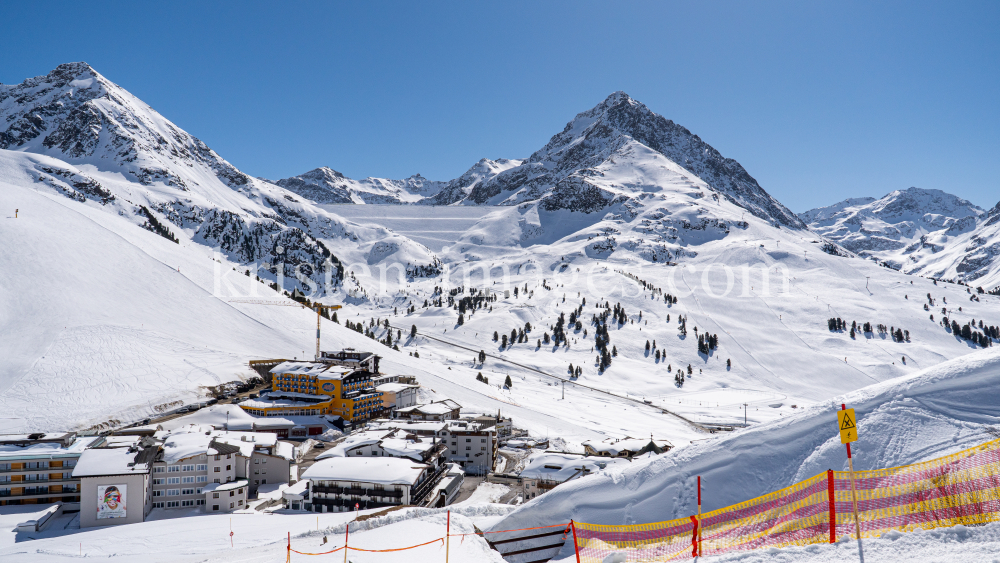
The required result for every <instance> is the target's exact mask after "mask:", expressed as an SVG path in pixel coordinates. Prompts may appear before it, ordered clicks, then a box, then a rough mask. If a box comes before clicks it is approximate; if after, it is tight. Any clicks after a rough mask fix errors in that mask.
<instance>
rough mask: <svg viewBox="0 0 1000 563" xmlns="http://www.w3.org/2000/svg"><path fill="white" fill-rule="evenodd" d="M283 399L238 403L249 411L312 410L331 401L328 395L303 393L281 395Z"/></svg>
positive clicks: (265, 398) (262, 399)
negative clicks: (301, 408) (277, 409)
mask: <svg viewBox="0 0 1000 563" xmlns="http://www.w3.org/2000/svg"><path fill="white" fill-rule="evenodd" d="M281 395H282V396H283V397H261V398H259V399H247V400H246V401H243V402H242V403H240V405H241V406H243V407H246V408H250V409H273V408H278V407H281V408H289V407H303V408H312V407H315V406H316V405H318V404H320V403H325V402H327V401H329V400H331V399H332V397H330V396H328V395H306V394H304V393H281ZM306 398H308V399H310V400H308V401H296V400H295V399H306Z"/></svg>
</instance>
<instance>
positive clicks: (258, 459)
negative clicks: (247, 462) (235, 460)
mask: <svg viewBox="0 0 1000 563" xmlns="http://www.w3.org/2000/svg"><path fill="white" fill-rule="evenodd" d="M253 464H254V465H260V458H259V457H258V458H255V459H254V460H253Z"/></svg>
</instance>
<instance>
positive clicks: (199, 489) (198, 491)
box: [195, 487, 204, 495]
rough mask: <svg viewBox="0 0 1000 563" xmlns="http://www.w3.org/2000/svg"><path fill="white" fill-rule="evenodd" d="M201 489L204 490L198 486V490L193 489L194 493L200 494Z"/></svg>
mask: <svg viewBox="0 0 1000 563" xmlns="http://www.w3.org/2000/svg"><path fill="white" fill-rule="evenodd" d="M202 491H204V489H202V488H201V487H198V490H196V491H195V494H199V495H200V494H201V493H202Z"/></svg>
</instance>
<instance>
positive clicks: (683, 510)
mask: <svg viewBox="0 0 1000 563" xmlns="http://www.w3.org/2000/svg"><path fill="white" fill-rule="evenodd" d="M998 384H1000V350H987V351H982V352H977V353H975V354H970V355H967V356H965V357H962V358H958V359H955V360H951V361H949V362H945V363H942V364H940V365H938V366H934V367H931V368H928V369H926V370H922V371H920V372H918V373H915V374H912V375H908V376H905V377H901V378H898V379H895V380H892V381H886V382H883V383H878V384H875V385H872V386H869V387H865V388H863V389H859V390H857V391H854V392H852V393H848V394H845V395H843V396H840V397H836V398H831V399H829V400H826V401H823V402H822V403H820V404H816V405H814V406H811V407H807V408H805V409H803V410H802V411H800V412H798V413H796V414H795V415H792V416H789V417H786V418H784V419H783V420H778V421H773V422H770V423H765V424H760V425H757V426H752V427H751V428H749V429H746V430H741V431H738V432H736V433H733V434H728V435H717V436H716V437H714V438H712V439H709V440H703V441H698V442H694V443H692V444H690V445H686V446H683V447H680V448H678V449H676V450H673V451H671V452H668V453H666V454H663V455H661V456H657V457H653V458H650V459H647V460H642V461H639V462H633V463H632V464H631V465H625V466H614V467H613V468H609V470H607V471H604V472H602V473H601V474H598V475H593V476H588V477H585V478H582V479H579V480H576V481H572V482H570V483H566V484H564V485H561V486H559V487H557V488H556V489H554V490H553V491H551V492H549V493H546V494H545V495H542V496H540V497H538V498H536V499H533V500H532V501H530V502H528V503H527V504H525V505H524V506H523V507H521V508H519V509H518V510H517V511H515V512H514V513H512V514H510V515H509V516H507V517H506V518H504V519H502V520H501V521H499V522H497V523H496V524H495V529H512V528H523V527H529V526H541V525H544V524H548V523H552V522H564V521H568V520H569V519H570V518H573V519H575V520H577V521H581V522H589V523H597V524H638V523H645V522H659V521H664V520H670V519H675V518H682V517H686V516H688V515H690V514H694V513H695V512H696V511H697V500H696V485H695V483H696V479H697V477H698V476H701V478H702V502H703V510H705V511H712V510H715V509H718V508H722V507H724V506H729V505H732V504H736V503H739V502H742V501H744V500H748V499H751V498H754V497H757V496H760V495H762V494H765V493H768V492H770V491H774V490H777V489H780V488H783V487H786V486H788V485H790V484H792V483H795V482H798V481H800V480H803V479H805V478H808V477H812V476H814V475H817V474H819V473H822V472H825V471H826V470H827V469H834V470H846V469H847V458H846V455H845V452H844V446H843V445H842V444H841V443H840V439H839V435H838V433H837V427H836V420H837V419H836V413H835V411H836V410H838V409H839V408H840V405H841V403H846V404H847V405H848V406H849V407H851V408H854V409H855V412H856V414H857V421H858V436H859V440H858V441H857V442H856V443H855V444H854V452H855V469H875V468H882V467H892V466H897V465H905V464H910V463H916V462H919V461H924V460H928V459H933V458H936V457H940V456H943V455H947V454H950V453H955V452H957V451H960V450H962V449H965V448H968V447H971V446H974V445H976V444H980V443H982V442H986V441H989V440H993V439H995V438H996V437H997V435H998V433H1000V432H998V430H997V429H996V427H995V426H994V425H996V424H997V423H998V422H1000V391H997V390H998V389H1000V385H998ZM563 555H564V556H565V555H566V551H565V550H564V551H563ZM729 560H732V559H729Z"/></svg>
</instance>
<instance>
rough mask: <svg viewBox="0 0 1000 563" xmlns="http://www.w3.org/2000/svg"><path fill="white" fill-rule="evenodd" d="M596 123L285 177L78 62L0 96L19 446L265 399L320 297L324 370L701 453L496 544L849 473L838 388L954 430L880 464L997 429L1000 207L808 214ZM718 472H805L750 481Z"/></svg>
mask: <svg viewBox="0 0 1000 563" xmlns="http://www.w3.org/2000/svg"><path fill="white" fill-rule="evenodd" d="M595 102H598V103H597V104H596V105H595V106H594V107H593V108H590V109H587V110H585V111H583V112H582V113H577V114H576V115H575V116H573V115H572V114H573V112H574V111H576V110H579V109H583V108H567V112H566V117H567V118H570V120H569V122H568V123H567V124H566V126H565V127H564V128H563V130H562V131H559V132H555V134H554V135H553V136H552V137H551V139H550V140H549V142H548V143H547V144H545V145H544V146H543V147H540V148H539V149H538V150H537V151H535V152H534V153H533V154H530V155H503V156H506V157H507V158H493V159H491V158H483V159H481V160H479V161H478V162H476V163H473V164H471V166H470V167H469V168H468V170H467V171H465V172H464V173H463V174H461V175H460V176H458V177H457V178H454V179H451V180H441V181H438V180H429V179H426V178H424V177H422V176H420V175H419V174H414V175H412V176H410V177H409V178H405V179H396V180H394V179H384V178H365V179H361V180H355V179H351V178H347V177H345V176H344V175H343V174H341V173H340V172H337V171H336V170H335V168H336V163H335V162H328V163H316V165H317V166H318V167H317V168H315V169H313V170H310V171H307V172H304V173H302V174H300V175H297V176H293V177H290V178H284V179H279V180H274V181H271V180H265V179H262V178H257V177H254V176H252V175H251V174H248V173H246V172H244V171H241V170H239V169H237V168H236V167H235V166H233V165H232V164H231V163H229V162H228V161H226V160H225V159H224V158H223V157H222V156H220V155H219V154H217V153H216V152H215V151H213V150H212V149H211V148H209V147H208V146H206V145H205V144H204V143H203V142H201V141H200V140H198V139H197V138H196V137H194V136H193V135H191V134H189V133H187V132H185V131H183V130H181V129H180V128H179V127H177V126H176V125H175V124H173V123H172V122H170V121H169V120H168V119H167V118H165V117H164V116H162V115H160V114H159V113H158V112H157V111H156V110H154V109H153V108H151V107H149V106H148V105H147V104H145V103H143V102H142V101H141V100H139V99H137V98H136V97H135V96H133V95H132V94H130V93H129V92H127V91H126V90H125V89H123V88H122V87H120V86H118V85H116V84H114V83H113V82H111V81H110V80H108V79H107V78H105V77H104V76H102V75H101V74H100V73H98V72H97V71H96V70H94V69H93V68H91V67H90V66H89V65H87V64H86V63H82V62H81V63H69V64H63V65H60V66H58V67H57V68H56V69H55V70H53V71H51V72H50V73H48V74H47V75H43V76H38V77H35V78H29V79H27V80H25V81H24V82H22V83H21V84H17V85H0V243H2V244H0V335H3V337H2V338H0V357H2V358H3V361H0V412H2V413H3V416H0V432H8V433H12V432H18V433H22V432H35V431H45V430H51V429H52V428H53V427H58V428H59V429H66V430H83V429H95V428H96V429H100V430H111V429H115V428H118V427H120V426H123V425H127V424H131V423H134V422H136V421H140V420H143V419H144V418H147V417H150V416H152V415H155V414H157V413H160V412H163V410H164V409H169V408H172V406H174V405H178V404H181V403H183V402H190V401H194V400H198V399H199V398H202V397H204V396H205V393H206V390H207V388H208V387H211V386H214V385H218V384H220V383H223V382H228V381H233V380H245V379H247V378H249V377H250V376H252V375H254V372H253V371H251V370H250V368H249V367H248V366H247V362H248V360H253V359H265V358H311V357H312V356H313V353H314V347H315V334H316V332H315V327H314V324H315V323H316V322H317V321H316V314H315V313H314V312H313V311H311V310H309V309H307V308H304V307H301V306H299V305H300V303H302V302H305V301H307V300H308V301H310V302H312V301H318V302H322V303H325V304H329V305H341V306H342V307H343V308H342V309H340V310H339V311H337V315H336V317H334V316H333V315H330V317H329V318H325V319H323V320H322V322H321V330H322V344H323V349H324V350H336V349H342V348H348V347H350V348H355V349H358V350H374V351H376V352H377V353H378V354H379V355H380V356H382V367H383V371H386V372H387V373H396V374H403V375H412V376H415V377H416V378H417V380H418V381H419V382H420V385H421V388H422V392H423V393H424V395H423V396H422V398H423V399H427V400H430V399H434V398H437V397H441V398H443V397H447V398H451V399H454V400H455V401H457V402H458V403H460V404H461V405H462V407H463V409H465V410H467V411H470V412H486V413H495V412H497V411H501V412H502V413H503V415H505V416H510V417H512V418H513V419H514V420H515V421H516V425H517V426H518V427H519V428H524V429H526V430H527V431H528V432H529V433H530V435H531V436H532V437H534V438H537V439H545V438H548V439H549V440H550V442H549V443H550V444H551V447H553V448H557V449H565V450H568V451H582V447H581V442H583V441H585V440H598V441H600V440H606V439H616V438H624V437H645V436H649V435H651V434H652V435H654V436H655V437H656V438H657V439H664V440H669V441H670V442H671V443H672V444H674V445H676V446H678V450H677V451H675V452H673V454H671V456H667V455H664V456H661V457H662V458H663V459H660V460H657V461H653V462H650V464H648V465H644V466H640V465H639V463H635V464H633V466H632V467H630V468H629V469H628V470H625V471H624V472H619V473H615V472H609V473H608V474H606V475H602V476H601V477H600V480H598V479H597V478H595V479H591V480H580V481H579V482H576V483H573V484H570V485H568V486H566V487H565V488H563V487H560V488H559V489H558V490H557V491H555V492H553V493H549V494H547V495H545V496H543V497H540V498H539V499H537V500H533V501H531V502H528V503H527V504H525V505H524V506H523V507H521V508H519V509H518V510H517V511H515V512H513V513H512V515H508V516H505V518H507V520H506V521H505V522H506V523H505V524H503V525H508V524H509V525H511V526H515V525H516V526H517V527H527V526H534V525H539V523H541V522H548V521H549V520H551V519H552V518H563V517H567V516H568V515H571V512H572V510H571V508H572V507H576V506H584V505H586V500H587V499H596V498H600V499H604V500H605V501H606V504H608V505H609V506H610V505H614V507H615V508H614V510H616V511H617V512H615V518H616V519H617V520H620V521H622V522H633V521H637V522H646V521H649V520H648V519H647V516H648V517H649V518H653V517H657V518H660V519H661V520H662V519H666V516H662V515H659V513H657V512H656V511H655V510H653V509H652V508H650V506H652V505H651V504H648V503H647V504H637V505H636V507H633V504H632V502H633V500H634V499H633V497H634V496H635V495H636V494H638V493H636V492H635V491H636V490H638V489H636V487H645V488H646V489H649V491H652V492H649V496H647V497H645V498H647V499H653V500H652V501H650V502H654V501H655V502H659V501H661V500H664V498H665V497H666V496H669V495H674V497H678V495H680V496H682V495H681V493H680V492H678V491H680V490H681V489H680V488H678V487H679V486H680V485H679V483H681V484H683V483H686V481H685V479H689V478H690V477H691V475H693V474H694V473H693V472H694V471H696V470H699V471H700V470H704V471H705V474H708V475H711V476H712V477H713V478H715V479H718V480H719V481H720V482H722V481H725V482H726V483H728V484H727V485H726V487H723V488H721V489H719V490H718V491H719V492H718V493H717V495H718V497H717V498H716V499H715V500H717V501H718V502H719V503H722V502H737V501H740V500H741V499H743V498H744V497H746V496H747V495H756V494H762V493H763V492H766V491H769V490H773V489H775V488H779V487H784V486H787V485H789V484H790V483H792V482H794V481H795V480H796V479H800V478H801V477H802V476H803V475H807V474H808V475H811V473H809V472H810V471H813V472H815V471H817V470H819V469H825V468H826V467H827V466H828V464H827V457H829V456H827V454H828V453H829V451H832V446H829V447H827V446H828V445H824V444H825V442H822V441H816V440H814V439H811V438H809V437H808V436H807V432H805V430H808V429H810V428H813V427H815V426H816V425H818V424H820V422H817V421H820V420H821V418H820V417H821V416H822V415H823V413H826V414H829V413H827V412H826V411H824V410H823V409H827V410H829V407H830V405H831V404H833V402H836V403H837V404H839V403H840V402H841V400H839V399H836V398H837V397H841V396H844V395H847V396H850V397H853V398H855V399H856V400H857V401H858V402H859V404H860V403H863V404H864V405H865V406H864V408H867V409H868V410H869V411H870V412H871V413H876V411H878V412H877V414H878V416H877V417H876V416H872V417H871V420H873V421H878V424H880V425H882V427H885V428H889V427H892V425H893V424H897V425H907V428H909V427H913V428H916V427H918V426H924V427H927V428H932V429H936V432H937V433H936V434H933V436H932V438H933V440H932V442H933V443H932V444H930V445H927V444H926V443H925V444H924V445H923V446H921V447H918V446H917V445H914V444H913V443H911V442H910V441H908V438H906V436H908V434H906V433H905V432H903V434H901V436H903V437H901V438H899V440H898V441H896V442H893V441H891V440H888V439H885V440H879V439H875V438H871V443H870V444H867V445H868V446H870V447H871V448H872V449H873V450H877V451H878V452H879V453H878V455H873V456H872V457H871V458H870V460H871V461H870V463H871V464H873V465H872V466H875V465H874V464H882V465H884V464H887V463H892V464H896V465H898V464H902V463H911V462H914V461H919V460H921V459H928V458H930V457H933V456H936V455H941V454H943V453H950V452H952V451H957V449H959V448H960V447H965V446H967V445H969V444H971V443H973V442H975V440H977V439H979V438H981V437H982V436H983V435H984V432H986V430H985V429H986V426H985V425H987V424H989V423H991V421H993V420H995V419H996V418H997V417H998V416H1000V412H998V411H997V406H996V404H997V403H996V402H995V401H992V400H991V399H989V397H990V396H992V395H989V394H988V393H987V394H985V395H983V398H982V401H984V404H983V405H981V406H980V407H981V408H980V410H978V411H977V410H976V408H977V407H975V406H974V405H973V404H972V403H974V402H975V401H974V400H972V399H973V398H974V397H972V395H970V394H969V389H971V388H974V387H975V385H977V383H976V382H985V383H984V384H985V385H986V387H988V388H990V389H992V388H993V387H995V385H993V383H991V382H992V379H995V376H993V375H990V374H993V373H995V369H993V368H994V367H995V364H996V359H995V354H994V353H993V351H989V350H984V349H985V348H989V347H991V346H992V345H994V344H997V343H1000V328H998V327H1000V296H997V295H994V294H993V293H992V292H991V290H992V289H993V288H994V287H995V286H997V285H1000V204H998V205H997V207H994V208H993V209H990V210H984V209H982V208H980V207H977V206H976V205H974V204H973V203H971V202H968V201H965V200H963V199H961V198H958V197H955V196H952V195H949V194H947V193H944V192H941V191H937V190H923V189H918V188H910V189H906V190H898V191H893V192H891V193H889V194H888V195H886V196H884V197H882V198H880V199H874V198H870V197H865V198H854V199H849V200H845V201H843V202H840V203H837V204H834V205H831V206H829V207H823V208H819V209H813V210H809V211H806V212H804V213H798V214H796V213H795V212H793V211H791V210H790V209H788V208H787V207H786V206H784V205H783V204H782V203H781V202H779V201H778V200H776V199H775V198H774V197H772V196H771V195H770V194H769V193H768V192H767V191H766V190H765V187H763V186H761V185H760V184H759V183H758V182H757V180H755V179H754V177H753V176H752V175H751V171H748V170H746V169H744V167H743V166H741V165H740V164H739V163H738V162H737V161H736V160H734V159H732V158H728V157H726V156H724V155H722V154H720V152H719V151H717V150H716V149H715V148H713V147H712V146H711V145H710V144H709V143H708V142H706V141H705V140H703V139H701V138H700V137H699V136H698V135H696V134H694V133H693V132H691V131H689V130H688V129H686V128H685V127H683V126H681V125H679V124H677V123H674V122H673V121H671V120H669V119H667V118H665V117H663V116H661V115H659V114H657V113H654V111H652V110H651V109H650V108H647V107H646V106H645V105H643V104H642V103H640V102H639V101H637V100H634V99H632V98H631V97H629V96H628V95H627V94H626V93H624V92H614V93H612V94H610V95H609V96H608V97H607V98H606V99H604V100H595ZM663 109H664V110H669V109H670V108H663ZM493 156H497V155H493ZM336 159H337V155H330V160H331V161H336ZM326 165H331V166H330V167H328V166H326ZM803 189H808V187H803ZM15 210H16V212H15ZM15 217H16V218H15ZM421 241H423V242H421ZM432 241H433V244H432ZM293 299H295V300H294V301H293ZM276 304H282V305H289V306H275V305H276ZM334 319H336V320H334ZM60 326H61V327H62V328H59V327H60ZM991 370H992V371H991ZM984 374H985V375H984ZM508 378H509V380H510V384H505V383H506V381H507V379H508ZM990 378H992V379H990ZM939 391H940V394H938V392H939ZM910 397H915V398H910ZM876 399H878V400H880V401H882V400H884V401H882V402H880V403H878V404H876ZM866 401H867V402H866ZM986 403H989V404H986ZM879 404H886V405H889V406H886V407H884V409H883V410H882V411H879V408H880V407H879V406H878V405H879ZM859 408H861V407H859ZM893 409H895V410H893ZM890 411H892V412H890ZM973 411H975V412H973ZM894 413H895V414H900V416H899V417H898V419H893V416H894ZM970 413H972V414H970ZM904 415H905V416H904ZM893 420H897V422H893ZM744 424H747V425H749V426H752V427H756V428H751V429H749V430H746V431H744V430H737V431H735V432H733V433H727V435H726V437H725V438H719V437H718V436H717V435H715V434H714V433H712V432H711V431H712V430H714V429H715V428H718V427H727V428H733V427H741V426H743V425H744ZM871 424H875V422H872V423H871ZM762 429H769V430H774V433H773V434H770V436H771V438H767V437H765V431H764V430H762ZM803 429H805V430H803ZM904 434H906V435H905V436H904ZM831 436H832V435H831ZM832 439H834V438H831V440H832ZM703 440H704V441H703ZM768 440H771V441H778V442H780V448H778V449H777V450H773V451H772V453H771V454H769V455H771V458H769V459H770V461H768V459H765V457H766V455H765V454H764V453H762V451H761V450H760V449H759V448H757V446H759V445H760V444H764V443H766V442H767V441H768ZM831 443H832V442H831ZM837 445H838V446H839V443H838V444H837ZM824 448H826V449H824ZM828 450H829V451H828ZM722 451H740V452H748V453H747V457H746V458H745V459H747V460H749V461H748V462H747V463H749V464H750V465H751V466H752V467H753V468H756V469H754V471H756V470H757V469H759V468H761V467H763V466H765V465H767V464H768V463H773V462H774V459H776V458H778V457H782V456H783V457H784V458H786V459H787V460H791V461H790V463H792V462H793V463H792V465H790V466H789V467H788V468H787V470H783V471H779V472H769V473H767V474H766V475H767V477H766V479H765V478H764V477H760V478H759V479H756V480H755V478H754V476H755V475H758V476H759V475H763V474H764V473H763V472H760V471H758V472H757V473H754V472H752V471H751V473H749V474H747V475H749V477H746V476H745V478H743V479H742V480H740V479H735V478H734V477H733V476H734V475H736V474H735V473H733V472H732V470H731V469H730V466H729V465H727V464H725V463H724V456H722V455H719V452H722ZM775 452H777V453H775ZM830 455H832V454H830ZM824 456H827V457H824ZM668 458H669V459H668ZM678 460H679V461H678ZM866 463H868V462H866ZM657 464H659V465H657ZM682 466H683V467H682ZM879 466H881V465H879ZM650 467H654V468H655V467H659V468H660V469H661V470H662V471H660V472H659V473H657V477H656V478H655V479H653V478H647V477H648V475H646V476H643V474H642V472H643V471H646V470H647V469H648V468H650ZM692 468H694V469H692ZM588 483H590V484H588ZM595 483H597V484H595ZM633 485H635V486H633ZM598 486H600V487H601V488H599V489H595V488H593V487H598ZM646 489H642V490H646ZM653 489H655V491H654V490H653ZM657 495H660V496H657ZM672 498H673V497H672ZM674 501H676V503H677V504H676V507H677V508H676V510H675V512H677V514H681V513H683V514H687V512H683V511H684V510H688V508H690V506H689V505H690V504H691V499H690V498H688V497H683V498H679V500H678V498H674ZM595 502H596V501H595ZM661 504H662V503H661ZM633 508H635V511H634V512H633ZM587 510H592V508H588V509H587ZM593 510H596V509H593ZM602 510H603V508H602ZM672 510H674V509H672ZM505 514H506V513H505ZM499 516H504V515H503V514H501V515H499ZM661 516H662V517H661ZM670 517H674V516H672V515H671V516H670ZM591 521H597V520H591ZM310 526H311V524H310ZM470 528H471V526H470ZM353 534H354V531H353V529H352V531H351V537H352V538H353V537H354V535H353ZM282 545H283V544H282ZM74 553H75V552H74ZM283 554H284V551H282V552H281V556H284V555H283ZM138 556H139V555H137V557H138ZM366 560H367V559H366ZM484 560H485V559H484Z"/></svg>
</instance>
